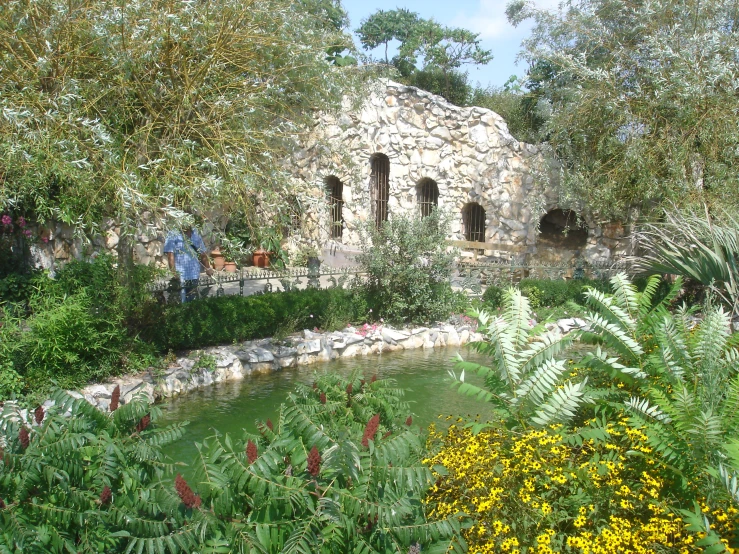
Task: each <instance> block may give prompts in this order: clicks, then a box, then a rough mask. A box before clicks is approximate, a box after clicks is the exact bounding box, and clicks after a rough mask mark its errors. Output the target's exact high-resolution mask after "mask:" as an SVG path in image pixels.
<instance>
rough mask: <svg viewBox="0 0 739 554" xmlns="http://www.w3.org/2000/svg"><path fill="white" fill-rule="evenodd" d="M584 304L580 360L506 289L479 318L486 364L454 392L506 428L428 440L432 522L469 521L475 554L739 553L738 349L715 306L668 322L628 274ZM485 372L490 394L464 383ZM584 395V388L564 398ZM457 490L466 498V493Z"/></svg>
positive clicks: (664, 309) (680, 312)
mask: <svg viewBox="0 0 739 554" xmlns="http://www.w3.org/2000/svg"><path fill="white" fill-rule="evenodd" d="M611 285H612V287H613V292H612V293H611V294H606V293H603V292H600V291H597V290H594V289H591V290H589V291H588V292H587V293H586V297H587V300H588V303H589V305H590V307H591V309H592V311H591V312H590V313H589V314H587V316H586V320H587V322H588V325H589V329H590V331H589V332H588V333H585V334H583V335H581V336H582V338H583V342H585V341H587V342H592V343H594V344H595V348H593V349H592V350H591V351H589V352H587V353H586V354H585V355H584V356H583V358H582V360H581V362H580V363H575V362H574V361H573V360H570V361H569V362H567V361H565V360H564V359H561V358H562V354H563V353H564V352H566V347H568V346H569V344H568V343H569V342H571V340H572V337H573V336H577V335H576V334H575V335H573V334H572V333H571V334H570V335H569V337H570V338H569V339H563V338H562V337H558V336H554V335H551V334H548V333H544V334H538V332H539V329H538V328H536V327H535V328H534V329H531V328H530V326H529V324H528V318H529V305H528V302H527V301H526V298H525V297H523V296H522V295H521V294H520V292H519V291H515V290H511V291H509V292H508V294H507V297H506V300H505V304H504V308H503V310H502V312H501V314H500V315H498V316H497V317H493V316H490V315H488V314H486V313H485V312H481V313H480V314H478V318H479V320H480V331H481V332H482V333H483V336H484V340H483V341H482V342H481V343H479V344H477V345H476V348H477V350H478V351H479V352H481V353H483V354H487V355H488V356H489V358H490V363H489V364H486V365H480V364H471V363H467V362H460V364H459V368H460V369H461V370H462V373H461V374H460V375H459V376H458V377H457V378H456V382H455V385H456V386H458V387H459V389H460V391H461V392H464V393H466V394H472V395H475V396H477V397H478V398H481V399H484V400H487V401H490V402H492V403H493V404H494V405H495V406H496V411H497V413H498V414H499V415H500V416H501V420H500V421H496V422H492V423H480V422H468V423H467V425H465V426H463V427H462V428H457V427H452V429H451V430H450V431H449V433H448V434H447V435H446V436H444V435H440V434H434V435H433V445H434V448H436V449H438V452H437V454H436V455H435V456H433V457H430V458H429V459H428V460H427V463H429V464H430V465H431V466H432V467H433V468H434V470H435V472H436V474H437V476H438V481H437V485H436V487H435V488H434V490H433V492H432V494H431V495H430V496H429V497H428V498H427V499H426V501H427V502H428V503H429V504H430V505H431V506H432V507H433V509H434V512H433V513H434V514H436V515H437V516H441V515H443V514H445V513H457V512H463V513H466V514H468V516H469V517H470V520H471V522H472V527H471V528H470V529H469V530H467V531H465V538H466V539H467V540H468V541H469V543H470V546H471V551H472V552H498V551H503V552H506V551H510V552H514V551H517V552H522V551H528V552H532V551H533V552H552V551H555V552H559V551H561V552H594V553H595V552H604V553H607V552H655V551H657V552H662V551H664V552H724V551H727V548H737V547H738V546H739V533H738V531H739V519H738V518H737V513H738V512H737V506H738V505H739V485H738V484H737V482H739V442H737V440H736V438H735V437H736V436H737V433H738V432H739V413H738V410H737V407H739V371H738V370H739V349H737V347H736V345H737V336H736V335H734V336H731V335H730V318H729V316H728V314H727V313H726V312H724V310H723V309H722V308H719V307H716V306H714V305H711V304H710V303H709V304H707V305H706V306H704V309H703V314H702V321H701V322H700V324H698V325H694V324H693V321H692V318H691V311H692V310H691V309H688V308H687V307H683V308H678V309H676V310H673V311H670V310H668V306H669V303H670V302H671V301H672V300H673V299H674V298H675V297H676V295H677V294H678V292H679V290H680V286H681V283H680V281H679V280H678V281H677V282H676V283H675V284H674V285H673V286H672V288H671V290H669V291H668V292H667V295H666V297H665V298H664V299H663V300H661V301H660V302H654V301H653V299H654V296H655V293H656V291H657V288H658V286H659V279H658V278H656V277H655V278H652V279H650V280H649V281H648V282H647V285H646V287H645V289H644V290H643V291H642V292H638V291H637V290H636V288H635V287H634V286H633V284H632V283H631V282H630V281H629V279H628V278H627V277H626V276H625V275H617V276H615V277H614V278H613V279H612V280H611ZM465 371H468V372H475V373H478V374H481V375H482V376H483V377H484V379H485V385H484V386H483V387H479V386H475V385H473V384H471V383H467V382H465V378H464V372H465ZM572 382H575V383H577V385H571V384H570V383H572ZM460 491H469V492H468V493H467V494H464V495H462V494H461V493H460Z"/></svg>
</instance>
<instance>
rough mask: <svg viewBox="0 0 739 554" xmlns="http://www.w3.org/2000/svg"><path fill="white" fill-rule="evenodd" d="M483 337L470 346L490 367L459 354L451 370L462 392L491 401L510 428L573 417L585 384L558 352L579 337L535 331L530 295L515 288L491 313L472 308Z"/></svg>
mask: <svg viewBox="0 0 739 554" xmlns="http://www.w3.org/2000/svg"><path fill="white" fill-rule="evenodd" d="M472 315H473V317H476V318H477V320H478V322H479V325H478V328H477V331H478V332H479V333H482V335H483V337H484V338H483V340H482V341H481V342H478V343H475V344H473V345H472V347H473V348H474V349H475V350H477V351H478V352H480V353H481V354H484V355H486V356H488V357H489V359H490V364H491V365H490V367H487V366H483V365H480V364H475V363H470V362H465V361H463V360H462V358H461V357H460V358H459V362H458V363H457V369H459V370H460V375H459V376H457V375H456V373H452V378H453V380H454V386H456V387H458V388H459V392H460V393H462V394H466V395H469V396H476V397H477V398H479V399H481V400H486V401H488V402H492V403H493V404H494V405H495V408H496V411H497V412H498V413H499V414H500V415H501V417H502V418H503V419H504V420H505V421H506V424H507V425H508V426H511V427H524V428H525V427H528V426H536V427H544V426H546V425H549V424H552V423H557V422H568V421H570V420H572V419H573V418H574V416H575V413H576V411H577V409H578V408H579V406H580V405H582V404H583V402H585V401H586V400H587V395H586V390H587V389H586V384H587V380H586V379H583V380H580V381H579V382H577V383H572V382H571V381H568V380H566V377H567V373H568V369H567V367H566V365H565V362H564V361H562V360H557V359H556V357H557V355H558V354H560V353H561V352H562V351H563V350H565V349H566V348H568V347H569V346H570V344H571V343H572V341H574V340H575V338H576V337H577V333H575V332H572V333H570V334H568V335H565V336H562V335H560V334H557V333H554V332H546V333H542V334H537V332H538V329H535V330H532V320H531V308H530V305H529V301H528V299H527V298H526V297H524V296H522V294H521V292H520V291H518V290H515V289H509V290H508V291H507V292H506V295H505V303H504V308H503V312H502V313H501V315H500V316H498V317H495V318H494V317H492V316H490V315H489V314H488V313H486V312H485V311H481V312H473V314H472ZM465 372H474V373H477V374H478V375H481V376H482V377H483V378H484V379H485V388H482V387H478V386H476V385H472V384H470V383H467V382H465Z"/></svg>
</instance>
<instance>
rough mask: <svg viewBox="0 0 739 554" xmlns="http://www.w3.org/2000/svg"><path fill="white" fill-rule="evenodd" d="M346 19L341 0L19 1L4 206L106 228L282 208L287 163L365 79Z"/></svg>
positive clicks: (0, 93)
mask: <svg viewBox="0 0 739 554" xmlns="http://www.w3.org/2000/svg"><path fill="white" fill-rule="evenodd" d="M345 23H346V16H345V14H344V12H343V10H342V9H341V7H340V5H337V4H336V3H335V2H332V1H325V0H300V1H299V2H292V1H289V0H267V1H259V2H255V1H246V2H243V1H241V0H238V1H237V0H222V1H219V2H215V3H201V2H164V3H163V2H158V1H154V0H137V1H134V2H127V3H125V4H122V5H119V4H116V3H114V2H108V1H105V0H72V1H67V0H19V1H16V2H10V3H8V4H7V5H5V6H4V9H3V12H2V18H1V20H0V42H1V43H2V44H3V48H2V50H0V67H2V71H3V76H4V78H3V79H2V80H0V111H2V113H3V114H4V115H3V117H2V118H0V174H1V175H2V176H3V186H2V187H0V208H2V209H13V210H15V211H16V212H17V213H16V214H15V215H25V216H26V217H28V216H33V217H34V218H35V219H37V220H38V221H40V222H45V221H47V220H51V219H53V220H57V221H64V222H66V223H69V224H71V225H73V226H75V227H76V228H77V229H78V230H80V229H85V230H87V231H95V230H96V229H97V228H98V226H99V225H101V224H102V223H103V221H104V219H105V218H106V217H115V218H117V220H118V222H119V223H120V224H121V225H122V226H124V228H128V229H129V230H131V227H133V229H135V225H136V222H137V220H138V217H139V216H140V215H141V214H142V213H143V212H145V211H146V210H150V211H151V213H153V214H155V215H157V216H162V215H164V216H168V215H169V216H172V217H173V222H174V223H177V224H181V223H182V216H183V214H182V212H181V211H179V210H181V209H182V208H199V209H200V210H207V209H208V208H212V207H216V208H217V209H219V210H221V209H222V208H223V207H224V206H229V207H236V205H237V204H239V202H240V201H242V200H243V201H246V200H245V199H248V198H251V196H252V195H254V194H257V193H259V194H260V195H262V199H263V201H265V202H270V201H271V199H272V197H271V194H272V193H277V192H278V191H281V190H282V189H283V187H284V186H285V183H286V180H285V179H284V174H283V172H281V171H280V170H279V169H278V168H277V167H276V165H275V163H274V160H276V159H283V158H286V157H287V156H288V155H289V153H290V152H291V149H292V145H293V144H294V143H295V141H296V140H298V139H299V137H300V136H301V134H302V133H303V132H305V131H306V130H307V129H309V128H310V126H311V125H312V118H313V113H314V110H316V109H321V110H331V109H336V108H338V106H339V103H340V101H341V98H342V96H343V95H344V94H345V93H351V92H352V91H353V90H354V85H356V84H357V81H356V80H355V76H357V75H358V73H357V71H356V70H354V69H352V68H351V67H346V64H345V63H343V61H342V59H341V52H342V51H345V50H346V48H347V47H350V46H351V40H350V39H349V37H348V35H347V34H345V33H344V30H343V26H344V25H345ZM340 66H343V67H340ZM278 197H279V198H284V195H283V196H279V195H278ZM121 246H123V245H121Z"/></svg>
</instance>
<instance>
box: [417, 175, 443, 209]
mask: <svg viewBox="0 0 739 554" xmlns="http://www.w3.org/2000/svg"><path fill="white" fill-rule="evenodd" d="M416 199H417V200H418V208H419V209H420V210H421V217H426V216H429V215H431V212H432V211H433V210H434V208H436V207H438V206H439V187H438V186H437V184H436V181H434V180H433V179H428V178H427V179H421V180H420V181H419V182H418V187H416Z"/></svg>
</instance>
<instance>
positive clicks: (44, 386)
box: [0, 255, 161, 395]
mask: <svg viewBox="0 0 739 554" xmlns="http://www.w3.org/2000/svg"><path fill="white" fill-rule="evenodd" d="M153 275H154V270H153V269H152V268H149V267H144V266H135V267H133V268H131V269H130V270H129V271H128V272H127V273H123V272H122V271H121V270H120V269H119V268H118V267H117V266H116V263H115V259H114V258H112V257H110V256H103V255H101V256H98V257H97V258H95V259H94V260H91V261H79V260H75V261H72V262H70V263H68V264H67V265H66V266H64V268H63V269H61V270H60V271H59V272H58V274H57V276H56V278H55V279H53V280H52V279H49V278H48V277H46V276H41V275H37V276H34V277H33V278H32V279H31V280H30V281H29V282H28V285H27V286H28V287H32V290H33V292H32V293H31V294H30V298H28V302H27V306H23V309H20V308H19V309H16V310H15V311H11V310H9V309H8V310H6V311H5V312H4V317H3V320H4V321H3V323H4V325H3V328H2V330H0V334H2V336H3V339H4V340H3V346H2V347H1V348H0V364H3V367H12V368H13V370H14V373H15V374H16V375H20V377H21V378H22V382H23V383H24V387H25V390H24V392H26V393H29V392H33V393H34V394H37V395H39V394H43V393H44V392H45V391H46V390H48V388H49V387H50V385H51V383H52V382H54V381H55V382H56V383H57V384H58V385H59V386H61V387H65V388H75V387H78V386H81V385H83V384H85V383H87V382H89V381H91V380H99V379H104V378H105V377H107V376H108V375H110V374H117V373H123V372H126V371H131V370H134V369H137V368H138V367H139V366H140V365H141V364H143V363H145V362H146V360H145V356H147V354H148V353H149V351H150V350H151V347H149V346H147V345H145V344H144V343H142V342H141V341H139V340H138V338H137V337H138V334H139V333H141V332H142V331H145V330H146V329H149V328H158V327H159V326H160V320H159V317H160V316H161V310H160V308H159V307H158V305H157V304H156V303H155V301H154V299H153V298H152V296H151V294H150V293H149V291H148V290H147V285H148V283H149V282H150V281H151V279H152V277H153ZM24 294H26V295H28V292H27V290H26V292H24ZM7 375H9V377H8V378H9V379H10V381H11V382H13V383H15V384H14V385H13V387H14V389H15V388H17V384H18V382H17V380H16V379H15V377H14V375H13V374H11V373H8V374H7ZM16 392H17V391H16Z"/></svg>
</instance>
